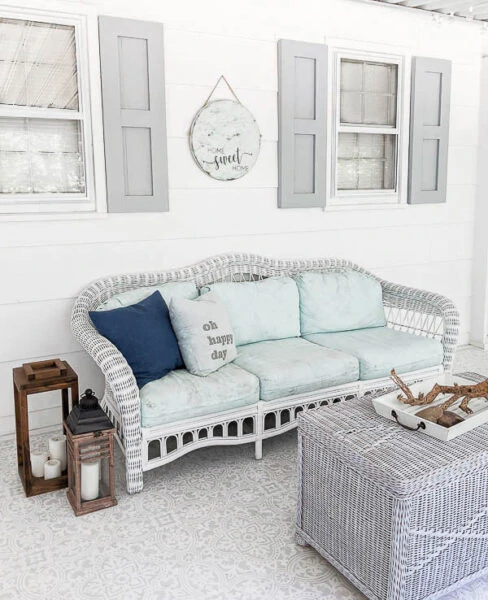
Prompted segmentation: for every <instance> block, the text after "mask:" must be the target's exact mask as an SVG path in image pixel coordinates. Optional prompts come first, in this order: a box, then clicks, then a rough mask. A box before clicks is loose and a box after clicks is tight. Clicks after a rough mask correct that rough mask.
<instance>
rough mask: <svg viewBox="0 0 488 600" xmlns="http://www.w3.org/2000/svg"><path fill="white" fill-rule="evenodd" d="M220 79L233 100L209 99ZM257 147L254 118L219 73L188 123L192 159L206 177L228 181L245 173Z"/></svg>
mask: <svg viewBox="0 0 488 600" xmlns="http://www.w3.org/2000/svg"><path fill="white" fill-rule="evenodd" d="M222 79H223V80H224V81H225V83H226V84H227V85H228V87H229V89H230V91H231V92H232V94H233V95H234V97H235V100H213V101H210V98H211V96H212V94H213V92H214V91H215V88H216V87H217V85H218V84H219V82H220V81H221V80H222ZM260 146H261V134H260V132H259V128H258V125H257V123H256V120H255V118H254V117H253V115H252V114H251V113H250V112H249V110H248V109H247V108H246V107H245V106H244V105H243V104H242V103H241V102H240V101H239V99H238V98H237V96H236V95H235V93H234V91H233V89H232V88H231V87H230V85H229V82H228V81H227V79H225V77H224V76H223V75H222V76H221V77H220V78H219V80H218V81H217V83H216V85H215V87H214V88H213V90H212V91H211V93H210V95H209V97H208V98H207V100H206V102H205V104H204V105H203V106H202V108H201V109H200V110H199V111H198V113H197V114H196V115H195V118H194V119H193V122H192V124H191V129H190V148H191V152H192V155H193V158H194V159H195V162H196V163H197V165H198V166H199V167H200V169H202V171H204V172H205V173H206V174H207V175H209V176H210V177H213V178H214V179H220V180H221V181H231V180H233V179H239V178H240V177H243V176H244V175H246V174H247V173H249V171H250V170H251V169H252V167H253V166H254V163H255V162H256V160H257V158H258V155H259V150H260Z"/></svg>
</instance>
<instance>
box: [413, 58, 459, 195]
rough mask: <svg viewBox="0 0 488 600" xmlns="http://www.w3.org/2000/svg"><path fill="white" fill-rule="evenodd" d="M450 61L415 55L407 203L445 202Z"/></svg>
mask: <svg viewBox="0 0 488 600" xmlns="http://www.w3.org/2000/svg"><path fill="white" fill-rule="evenodd" d="M450 99H451V61H449V60H442V59H438V58H422V57H418V56H417V57H414V59H413V63H412V92H411V110H410V153H409V169H408V202H409V203H410V204H428V203H437V202H445V201H446V187H447V153H448V146H449V111H450Z"/></svg>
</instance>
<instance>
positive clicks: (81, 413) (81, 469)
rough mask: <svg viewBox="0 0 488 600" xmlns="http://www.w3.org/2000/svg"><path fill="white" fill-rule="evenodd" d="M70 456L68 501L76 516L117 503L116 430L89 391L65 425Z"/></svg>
mask: <svg viewBox="0 0 488 600" xmlns="http://www.w3.org/2000/svg"><path fill="white" fill-rule="evenodd" d="M64 429H65V432H66V441H67V455H68V494H67V495H68V500H69V502H70V504H71V506H72V508H73V510H74V512H75V515H76V516H79V515H84V514H86V513H89V512H93V511H95V510H100V509H101V508H107V507H109V506H114V505H115V504H117V500H116V499H115V477H114V433H115V429H114V427H113V425H112V423H111V421H110V419H109V418H108V417H107V415H106V414H105V413H104V412H103V410H102V408H101V407H100V405H99V404H98V398H97V397H96V396H95V395H94V393H93V392H92V390H86V391H85V393H84V394H83V395H82V397H81V398H80V403H79V404H77V405H76V406H75V407H74V408H73V410H72V411H71V412H70V414H69V415H68V417H67V419H66V421H65V422H64Z"/></svg>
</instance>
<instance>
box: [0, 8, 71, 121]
mask: <svg viewBox="0 0 488 600" xmlns="http://www.w3.org/2000/svg"><path fill="white" fill-rule="evenodd" d="M0 41H1V43H0V104H8V105H15V106H37V107H42V108H66V109H71V110H78V82H77V68H76V41H75V28H74V27H72V26H67V25H57V24H50V23H38V22H35V21H22V20H19V19H0Z"/></svg>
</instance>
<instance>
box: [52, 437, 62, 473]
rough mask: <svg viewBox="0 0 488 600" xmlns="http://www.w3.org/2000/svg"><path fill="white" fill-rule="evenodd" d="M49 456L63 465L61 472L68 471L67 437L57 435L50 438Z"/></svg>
mask: <svg viewBox="0 0 488 600" xmlns="http://www.w3.org/2000/svg"><path fill="white" fill-rule="evenodd" d="M49 455H50V457H51V458H57V459H58V460H59V461H60V463H61V471H65V470H66V436H65V435H55V436H53V437H50V438H49Z"/></svg>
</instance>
